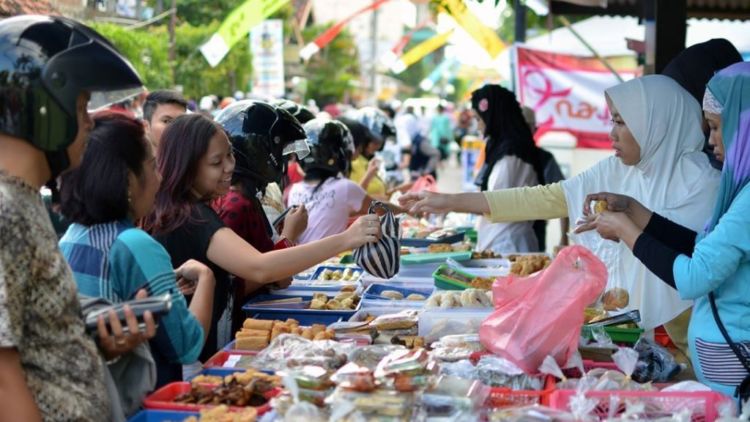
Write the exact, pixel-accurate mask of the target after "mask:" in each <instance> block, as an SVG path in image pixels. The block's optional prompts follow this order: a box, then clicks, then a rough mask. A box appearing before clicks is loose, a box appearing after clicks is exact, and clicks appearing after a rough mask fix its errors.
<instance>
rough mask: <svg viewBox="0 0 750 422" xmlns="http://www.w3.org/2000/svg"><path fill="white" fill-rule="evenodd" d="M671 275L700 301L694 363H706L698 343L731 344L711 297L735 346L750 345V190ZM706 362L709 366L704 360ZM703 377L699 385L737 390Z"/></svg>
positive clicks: (693, 331) (693, 324) (692, 333)
mask: <svg viewBox="0 0 750 422" xmlns="http://www.w3.org/2000/svg"><path fill="white" fill-rule="evenodd" d="M672 271H673V274H674V279H675V285H676V287H677V290H678V292H679V294H680V296H681V297H682V298H683V299H692V300H694V301H695V304H694V306H693V316H692V319H691V321H690V329H689V336H688V337H689V342H690V347H691V353H692V358H693V362H694V363H697V362H698V360H699V359H700V358H701V357H702V356H701V355H700V353H699V351H698V350H696V346H695V343H696V341H703V342H710V343H716V344H719V343H722V344H726V342H725V340H724V337H723V336H722V335H721V332H720V331H719V328H718V326H717V325H716V323H715V321H714V317H713V314H712V312H711V305H710V302H709V300H708V294H709V293H710V292H712V291H713V292H714V295H715V297H716V305H717V308H718V309H719V316H720V317H721V321H722V323H723V324H724V326H725V327H726V329H727V331H728V333H729V336H730V337H731V338H732V340H733V341H734V342H743V343H744V342H748V341H750V185H747V186H746V187H744V188H743V189H742V190H741V191H740V192H739V193H738V194H737V196H736V197H735V199H734V201H732V204H731V205H730V207H729V209H728V210H727V212H726V213H725V214H724V215H723V216H722V217H721V219H720V220H719V222H718V224H717V225H716V227H714V229H713V230H712V231H711V233H709V234H708V235H706V236H705V237H699V238H698V240H697V243H696V245H695V250H694V251H693V255H692V257H688V256H686V255H680V256H679V257H678V258H677V259H676V260H675V262H674V265H673V267H672ZM703 359H704V362H707V361H708V359H707V356H705V355H704V356H703ZM696 366H697V367H698V369H700V365H696ZM702 372H703V371H699V372H698V377H699V380H700V381H702V382H705V383H706V384H708V385H710V386H712V387H713V388H715V389H717V390H720V391H722V392H724V393H729V394H731V393H733V387H731V388H724V387H723V386H720V385H719V386H717V385H715V384H712V383H711V382H707V381H709V380H706V379H705V377H704V376H703V373H702Z"/></svg>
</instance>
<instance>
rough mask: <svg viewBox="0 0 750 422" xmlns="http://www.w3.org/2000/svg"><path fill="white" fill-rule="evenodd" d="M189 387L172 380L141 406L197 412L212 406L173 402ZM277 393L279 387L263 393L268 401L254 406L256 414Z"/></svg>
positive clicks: (279, 390)
mask: <svg viewBox="0 0 750 422" xmlns="http://www.w3.org/2000/svg"><path fill="white" fill-rule="evenodd" d="M190 388H191V387H190V383H189V382H173V383H170V384H167V385H165V386H164V387H162V388H160V389H158V390H156V391H155V392H153V393H152V394H150V395H149V396H148V397H146V399H145V400H144V401H143V407H145V408H146V409H162V410H181V411H189V412H198V411H200V410H201V409H207V408H210V407H214V405H202V404H184V403H175V401H174V400H175V398H177V396H179V395H180V394H185V393H189V392H190ZM279 394H281V389H280V388H276V389H274V390H271V391H269V392H268V393H266V394H265V397H266V398H267V399H268V400H269V402H268V403H266V404H264V405H263V406H258V407H256V408H255V410H256V411H257V412H258V416H260V415H262V414H264V413H266V412H268V411H269V410H271V404H270V400H271V399H272V398H274V397H276V396H278V395H279ZM229 409H230V410H232V411H242V410H244V408H243V407H236V406H230V407H229Z"/></svg>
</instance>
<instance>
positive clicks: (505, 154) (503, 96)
mask: <svg viewBox="0 0 750 422" xmlns="http://www.w3.org/2000/svg"><path fill="white" fill-rule="evenodd" d="M471 106H472V109H473V110H474V113H476V115H477V116H478V117H479V119H478V120H479V129H480V130H481V131H482V132H483V133H484V136H485V140H486V146H485V149H484V152H485V163H484V167H483V168H482V170H481V171H480V173H479V176H478V177H477V180H476V184H477V185H478V186H479V188H480V189H481V190H482V191H483V192H484V191H494V190H499V189H508V188H515V187H521V186H536V185H538V184H540V183H544V176H543V175H544V169H543V167H542V163H541V159H540V154H539V149H538V148H537V146H536V144H535V143H534V138H533V137H532V135H531V130H530V129H529V126H528V125H527V124H526V120H524V118H523V113H522V112H521V107H520V106H519V105H518V101H516V96H515V95H514V94H513V93H512V92H510V91H508V90H507V89H505V88H503V87H501V86H499V85H485V86H483V87H482V88H480V89H478V90H476V91H474V92H473V93H472V95H471ZM535 224H538V225H540V226H541V232H543V231H544V229H545V224H544V222H539V223H533V222H530V221H519V222H513V223H498V222H493V221H491V220H490V219H488V218H485V217H482V218H481V219H480V220H479V227H478V230H477V232H478V233H479V238H478V239H477V249H478V250H492V251H494V252H501V253H506V252H536V251H539V250H542V247H543V246H542V245H543V243H544V242H543V240H542V239H540V238H539V237H538V236H537V235H536V234H535V228H536V227H535Z"/></svg>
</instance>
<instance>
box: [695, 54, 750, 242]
mask: <svg viewBox="0 0 750 422" xmlns="http://www.w3.org/2000/svg"><path fill="white" fill-rule="evenodd" d="M706 90H707V94H708V95H707V97H709V99H710V102H714V101H715V102H716V103H718V105H719V106H720V107H719V108H721V137H722V139H723V142H724V151H725V155H724V156H725V157H726V158H725V159H724V168H723V169H722V171H721V183H720V185H719V196H718V198H717V199H716V208H715V209H714V214H713V216H712V217H711V220H709V222H708V225H707V226H706V232H710V231H711V230H713V229H714V227H716V224H717V223H718V222H719V219H720V218H721V216H723V215H724V213H726V212H727V210H728V209H729V206H730V205H731V204H732V201H734V198H735V197H736V196H737V194H739V193H740V191H741V190H742V189H743V188H744V187H745V185H747V184H748V182H750V62H741V63H735V64H733V65H731V66H729V67H727V68H726V69H724V70H722V71H720V72H719V73H717V74H716V75H715V76H714V77H713V78H711V80H710V81H709V82H708V87H707V88H706ZM704 103H705V101H704ZM711 108H712V110H714V111H716V108H717V105H716V104H714V105H713V106H712V107H711ZM712 110H708V111H709V112H710V111H712Z"/></svg>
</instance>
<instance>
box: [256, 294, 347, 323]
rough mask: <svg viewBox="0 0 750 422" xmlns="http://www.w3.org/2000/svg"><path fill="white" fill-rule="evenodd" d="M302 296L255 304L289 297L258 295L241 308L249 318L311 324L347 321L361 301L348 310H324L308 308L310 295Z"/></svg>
mask: <svg viewBox="0 0 750 422" xmlns="http://www.w3.org/2000/svg"><path fill="white" fill-rule="evenodd" d="M299 297H301V298H302V302H301V303H295V304H278V305H257V303H259V302H266V301H270V300H278V299H289V296H281V295H258V296H256V297H254V298H253V299H251V300H250V301H249V302H247V303H246V304H245V306H243V307H242V310H243V311H245V313H246V314H247V315H248V317H250V318H256V319H273V320H286V319H287V318H293V319H296V320H297V321H299V324H300V325H302V326H306V325H308V326H309V325H313V324H326V325H328V324H331V323H334V322H337V321H347V320H348V319H349V318H351V316H352V315H354V313H355V312H357V310H358V309H359V308H360V306H361V303H360V304H358V305H357V308H356V309H353V310H348V311H338V310H337V311H326V310H317V309H308V308H309V306H310V300H312V296H299Z"/></svg>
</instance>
